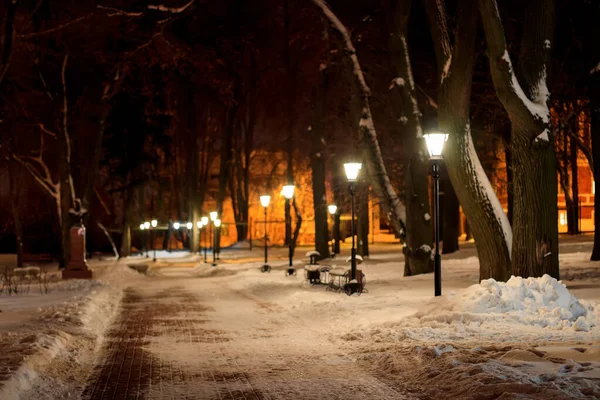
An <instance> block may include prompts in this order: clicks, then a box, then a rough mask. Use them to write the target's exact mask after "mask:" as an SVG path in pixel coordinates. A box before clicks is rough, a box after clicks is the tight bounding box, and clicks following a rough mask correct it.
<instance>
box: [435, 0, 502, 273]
mask: <svg viewBox="0 0 600 400" xmlns="http://www.w3.org/2000/svg"><path fill="white" fill-rule="evenodd" d="M426 6H427V15H428V17H429V20H430V26H431V30H432V35H433V36H434V43H437V45H436V54H438V57H437V58H438V70H439V73H440V80H441V87H440V94H439V102H438V107H439V109H438V120H439V126H440V128H442V129H443V130H444V131H446V132H448V133H449V137H448V142H447V143H446V145H445V148H444V162H445V165H446V166H447V168H448V175H449V176H450V180H451V182H452V185H453V186H454V187H457V188H461V190H459V191H457V192H456V194H457V196H458V200H459V202H460V204H461V205H462V207H463V211H464V213H465V215H466V216H467V220H468V221H469V227H470V229H471V231H472V234H473V236H474V238H475V242H476V243H477V254H478V256H479V278H480V279H488V278H494V279H496V280H500V281H504V280H506V279H508V278H509V276H510V275H509V269H510V246H511V242H512V232H511V228H510V225H509V223H508V219H507V217H506V214H504V210H503V209H502V205H501V204H500V201H498V198H497V197H496V194H495V192H494V190H493V189H492V186H491V184H490V182H489V179H488V178H487V176H486V174H485V172H484V170H483V167H482V166H481V162H480V161H479V158H478V156H477V152H476V151H475V146H474V144H473V138H472V136H471V128H470V95H471V84H472V78H473V65H474V62H475V36H476V27H477V23H476V22H477V18H476V14H475V12H476V8H475V4H474V2H473V1H471V0H463V1H461V2H459V7H458V18H457V29H456V32H455V35H454V37H455V39H454V40H455V43H454V49H452V50H451V46H450V43H449V39H448V31H447V27H446V10H445V8H444V3H443V2H442V1H440V0H427V1H426Z"/></svg>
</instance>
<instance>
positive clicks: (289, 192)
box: [281, 185, 296, 275]
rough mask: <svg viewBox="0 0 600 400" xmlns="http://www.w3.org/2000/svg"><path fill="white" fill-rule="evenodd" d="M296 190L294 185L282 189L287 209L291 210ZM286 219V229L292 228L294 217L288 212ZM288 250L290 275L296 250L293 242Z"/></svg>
mask: <svg viewBox="0 0 600 400" xmlns="http://www.w3.org/2000/svg"><path fill="white" fill-rule="evenodd" d="M295 189H296V187H295V186H294V185H285V186H284V187H283V188H282V189H281V194H282V195H283V197H285V207H286V209H289V208H290V202H291V200H292V198H293V197H294V190H295ZM285 217H286V221H285V224H286V227H287V226H288V225H289V226H291V225H292V221H291V220H292V216H291V215H290V213H289V212H286V213H285ZM290 229H291V228H290ZM288 248H289V252H288V253H289V254H288V257H289V259H290V265H289V267H290V270H288V273H289V272H292V271H291V268H292V264H293V262H292V261H293V260H292V258H293V257H294V249H293V248H292V241H291V240H290V241H289V243H288ZM290 275H291V274H290Z"/></svg>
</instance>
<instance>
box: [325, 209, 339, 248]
mask: <svg viewBox="0 0 600 400" xmlns="http://www.w3.org/2000/svg"><path fill="white" fill-rule="evenodd" d="M337 208H338V207H337V206H336V205H335V204H330V205H328V206H327V211H329V214H330V215H331V219H333V234H332V235H331V237H332V239H333V240H332V241H331V258H335V244H336V241H337V237H336V229H335V214H336V213H337Z"/></svg>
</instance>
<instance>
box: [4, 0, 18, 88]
mask: <svg viewBox="0 0 600 400" xmlns="http://www.w3.org/2000/svg"><path fill="white" fill-rule="evenodd" d="M7 3H8V9H7V12H6V20H5V23H4V48H3V49H2V59H0V87H1V86H2V82H3V81H4V77H5V76H6V73H7V72H8V69H9V68H10V61H11V58H12V54H13V38H14V32H15V30H14V24H15V15H16V12H17V0H12V1H10V0H9V1H7Z"/></svg>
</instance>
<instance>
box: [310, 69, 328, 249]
mask: <svg viewBox="0 0 600 400" xmlns="http://www.w3.org/2000/svg"><path fill="white" fill-rule="evenodd" d="M327 88H328V77H327V68H323V69H322V71H321V84H320V85H319V89H318V90H317V94H316V96H317V98H316V101H315V103H316V110H315V114H316V119H315V123H314V124H313V127H312V129H311V131H310V136H311V140H310V147H311V148H310V167H311V171H312V189H313V209H314V213H315V249H316V250H317V251H318V252H319V253H320V254H321V258H329V229H328V224H327V218H328V216H327V192H326V189H325V159H324V157H325V145H324V135H325V118H326V117H327Z"/></svg>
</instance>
